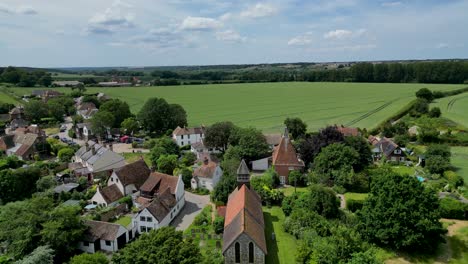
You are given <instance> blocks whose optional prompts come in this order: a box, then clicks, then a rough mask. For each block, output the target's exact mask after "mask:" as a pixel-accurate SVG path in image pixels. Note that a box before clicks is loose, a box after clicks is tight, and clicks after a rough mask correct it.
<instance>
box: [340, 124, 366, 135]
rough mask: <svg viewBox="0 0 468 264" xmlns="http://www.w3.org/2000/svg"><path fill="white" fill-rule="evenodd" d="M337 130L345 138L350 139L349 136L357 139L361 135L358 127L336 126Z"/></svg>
mask: <svg viewBox="0 0 468 264" xmlns="http://www.w3.org/2000/svg"><path fill="white" fill-rule="evenodd" d="M336 130H338V131H339V132H340V133H341V134H343V136H345V137H348V136H353V137H357V136H359V135H360V134H361V133H359V130H358V129H357V128H356V127H343V126H336Z"/></svg>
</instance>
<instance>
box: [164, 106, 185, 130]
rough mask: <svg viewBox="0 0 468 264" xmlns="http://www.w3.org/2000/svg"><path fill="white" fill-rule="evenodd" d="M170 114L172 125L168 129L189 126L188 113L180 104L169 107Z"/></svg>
mask: <svg viewBox="0 0 468 264" xmlns="http://www.w3.org/2000/svg"><path fill="white" fill-rule="evenodd" d="M169 112H170V116H169V117H170V121H171V122H170V124H169V127H168V129H172V128H175V127H177V126H179V127H184V126H187V124H188V123H187V112H185V109H184V108H183V107H182V106H181V105H179V104H170V105H169Z"/></svg>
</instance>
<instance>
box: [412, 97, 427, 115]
mask: <svg viewBox="0 0 468 264" xmlns="http://www.w3.org/2000/svg"><path fill="white" fill-rule="evenodd" d="M428 112H429V102H428V101H427V100H426V99H422V98H418V99H417V100H416V102H415V103H414V105H413V108H412V109H411V111H410V115H411V116H413V117H419V116H421V115H423V114H427V113H428Z"/></svg>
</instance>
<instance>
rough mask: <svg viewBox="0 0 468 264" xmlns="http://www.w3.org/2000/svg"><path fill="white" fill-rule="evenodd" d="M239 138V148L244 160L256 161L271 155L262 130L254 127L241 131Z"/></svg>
mask: <svg viewBox="0 0 468 264" xmlns="http://www.w3.org/2000/svg"><path fill="white" fill-rule="evenodd" d="M238 136H239V137H238V139H239V141H238V142H239V143H238V146H239V148H240V149H241V154H242V157H243V158H244V159H246V160H255V159H258V158H263V157H264V156H265V155H267V153H269V151H270V148H269V146H268V143H267V142H266V139H265V136H264V135H263V133H262V132H261V131H260V130H257V129H255V128H252V127H249V128H243V129H240V130H239V132H238Z"/></svg>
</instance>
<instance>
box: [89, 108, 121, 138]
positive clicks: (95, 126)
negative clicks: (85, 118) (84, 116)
mask: <svg viewBox="0 0 468 264" xmlns="http://www.w3.org/2000/svg"><path fill="white" fill-rule="evenodd" d="M114 119H115V117H114V115H113V114H112V113H109V112H107V111H99V112H97V113H96V114H94V115H93V117H91V119H90V123H91V129H92V130H93V132H94V134H95V135H96V136H98V137H101V139H102V138H104V137H105V135H106V132H107V129H109V128H112V125H113V124H114Z"/></svg>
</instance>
